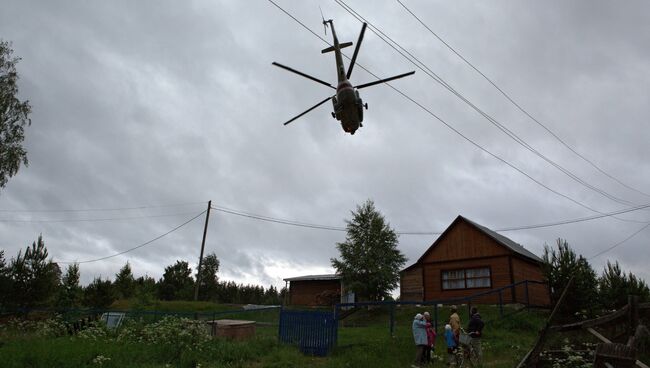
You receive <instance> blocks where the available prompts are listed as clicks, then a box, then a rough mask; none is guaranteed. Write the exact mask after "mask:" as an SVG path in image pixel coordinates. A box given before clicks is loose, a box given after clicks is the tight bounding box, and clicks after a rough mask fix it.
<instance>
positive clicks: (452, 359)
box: [445, 324, 458, 367]
mask: <svg viewBox="0 0 650 368" xmlns="http://www.w3.org/2000/svg"><path fill="white" fill-rule="evenodd" d="M445 343H447V366H450V367H451V366H454V367H455V366H456V354H457V353H458V343H457V342H456V338H455V337H454V331H453V330H452V329H451V325H450V324H446V325H445Z"/></svg>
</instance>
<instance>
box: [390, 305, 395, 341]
mask: <svg viewBox="0 0 650 368" xmlns="http://www.w3.org/2000/svg"><path fill="white" fill-rule="evenodd" d="M394 331H395V304H391V305H390V337H394V334H393V332H394Z"/></svg>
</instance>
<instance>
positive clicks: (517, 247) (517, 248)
mask: <svg viewBox="0 0 650 368" xmlns="http://www.w3.org/2000/svg"><path fill="white" fill-rule="evenodd" d="M458 217H461V218H462V219H464V220H465V221H467V222H469V223H470V224H472V225H474V226H476V227H477V228H479V230H481V231H483V232H484V233H486V234H487V235H488V236H490V237H491V238H492V239H494V240H496V241H497V242H499V243H500V244H501V245H504V246H506V247H507V248H509V249H510V250H512V251H513V252H515V253H519V254H520V255H522V256H524V257H526V258H530V259H532V260H533V261H537V262H540V263H542V262H544V261H543V260H542V259H541V258H539V257H538V256H536V255H535V253H533V252H531V251H529V250H528V249H526V248H524V247H523V246H522V245H521V244H519V243H515V242H514V241H513V240H512V239H509V238H506V237H505V236H503V235H501V234H499V233H497V232H496V231H494V230H490V229H488V228H487V227H485V226H483V225H479V224H477V223H476V222H474V221H472V220H469V219H467V218H466V217H463V216H458Z"/></svg>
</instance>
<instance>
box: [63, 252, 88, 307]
mask: <svg viewBox="0 0 650 368" xmlns="http://www.w3.org/2000/svg"><path fill="white" fill-rule="evenodd" d="M79 277H80V273H79V264H78V263H73V264H70V265H68V268H67V269H66V271H65V274H64V275H63V278H62V279H61V287H60V288H59V296H58V298H57V306H59V307H61V308H75V307H78V306H79V305H80V304H81V302H82V297H83V292H82V289H81V286H80V285H79Z"/></svg>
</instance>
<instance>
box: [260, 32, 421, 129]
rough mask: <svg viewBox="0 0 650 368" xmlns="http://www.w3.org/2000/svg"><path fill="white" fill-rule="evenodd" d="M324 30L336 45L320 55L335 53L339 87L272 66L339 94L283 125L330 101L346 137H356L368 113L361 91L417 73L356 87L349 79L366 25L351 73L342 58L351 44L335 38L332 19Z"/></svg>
mask: <svg viewBox="0 0 650 368" xmlns="http://www.w3.org/2000/svg"><path fill="white" fill-rule="evenodd" d="M323 26H324V28H325V34H327V27H328V26H329V27H331V29H332V37H333V38H334V45H333V46H330V47H328V48H325V49H323V50H322V51H321V53H322V54H326V53H329V52H334V56H335V59H336V70H337V77H338V85H337V86H336V87H334V86H333V85H332V84H330V83H327V82H325V81H323V80H320V79H318V78H315V77H313V76H311V75H308V74H305V73H303V72H300V71H298V70H295V69H293V68H290V67H288V66H285V65H282V64H280V63H277V62H275V61H274V62H273V63H272V65H275V66H277V67H279V68H282V69H285V70H287V71H290V72H292V73H295V74H298V75H300V76H302V77H305V78H307V79H310V80H312V81H314V82H317V83H320V84H322V85H325V86H327V87H330V88H333V89H335V90H336V94H335V95H334V96H331V97H327V98H325V99H324V100H323V101H321V102H319V103H317V104H316V105H314V106H312V107H311V108H309V109H307V110H306V111H304V112H303V113H301V114H299V115H297V116H295V117H294V118H292V119H291V120H289V121H287V122H286V123H284V125H287V124H289V123H291V122H293V121H294V120H296V119H298V118H299V117H301V116H303V115H305V114H307V113H308V112H310V111H312V110H314V109H315V108H317V107H319V106H320V105H322V104H324V103H325V102H327V101H329V100H331V101H332V105H333V107H334V112H332V117H333V118H334V119H336V120H340V121H341V127H342V128H343V130H344V131H345V132H346V133H350V134H351V135H353V134H354V133H355V132H356V131H357V129H359V128H360V127H362V126H363V124H362V122H363V109H364V108H365V109H366V110H367V109H368V104H367V103H363V100H362V99H361V97H360V96H359V90H360V89H362V88H366V87H370V86H374V85H377V84H381V83H386V82H390V81H392V80H395V79H399V78H403V77H406V76H409V75H412V74H414V73H415V71H411V72H408V73H404V74H400V75H396V76H394V77H390V78H385V79H380V80H376V81H373V82H369V83H364V84H359V85H356V86H353V85H352V84H351V83H350V81H349V79H350V76H351V75H352V70H353V69H354V65H355V62H356V60H357V55H358V54H359V47H360V46H361V41H362V40H363V35H364V33H365V31H366V27H367V26H368V25H367V24H366V23H363V25H362V27H361V33H360V34H359V39H358V40H357V45H356V47H355V49H354V53H353V54H352V59H350V65H349V67H348V70H347V71H346V70H345V65H344V64H343V57H342V55H341V49H342V48H345V47H349V46H352V42H343V43H339V40H338V38H337V37H336V31H335V30H334V21H333V20H332V19H329V20H325V19H323Z"/></svg>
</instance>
